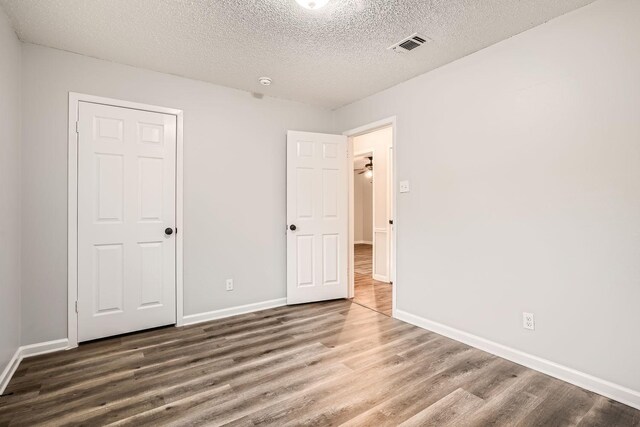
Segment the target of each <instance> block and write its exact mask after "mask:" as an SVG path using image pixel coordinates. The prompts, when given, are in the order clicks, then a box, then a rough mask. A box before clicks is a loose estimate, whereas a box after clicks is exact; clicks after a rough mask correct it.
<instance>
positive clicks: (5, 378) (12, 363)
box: [0, 347, 22, 394]
mask: <svg viewBox="0 0 640 427" xmlns="http://www.w3.org/2000/svg"><path fill="white" fill-rule="evenodd" d="M21 360H22V358H21V357H20V347H18V348H17V349H16V352H15V353H13V357H12V358H11V360H9V363H8V364H7V366H6V367H5V368H4V371H2V374H0V394H2V393H4V389H5V388H7V385H9V381H11V377H12V376H13V374H14V373H15V372H16V369H18V365H20V361H21Z"/></svg>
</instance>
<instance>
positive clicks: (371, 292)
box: [353, 244, 393, 316]
mask: <svg viewBox="0 0 640 427" xmlns="http://www.w3.org/2000/svg"><path fill="white" fill-rule="evenodd" d="M354 253H355V260H354V276H355V277H354V279H355V280H354V282H355V283H354V297H353V302H355V303H358V304H360V305H364V306H365V307H368V308H370V309H372V310H376V311H378V312H380V313H382V314H385V315H387V316H391V306H392V301H393V300H392V289H391V286H392V285H391V284H389V283H385V282H379V281H377V280H374V279H373V271H372V270H373V261H372V260H373V248H372V246H371V245H362V244H357V245H355V246H354Z"/></svg>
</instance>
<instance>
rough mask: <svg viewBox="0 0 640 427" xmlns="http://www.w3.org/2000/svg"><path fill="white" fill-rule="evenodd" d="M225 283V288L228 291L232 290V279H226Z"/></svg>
mask: <svg viewBox="0 0 640 427" xmlns="http://www.w3.org/2000/svg"><path fill="white" fill-rule="evenodd" d="M226 285H227V290H228V291H232V290H233V279H227V281H226Z"/></svg>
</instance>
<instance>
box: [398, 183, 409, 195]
mask: <svg viewBox="0 0 640 427" xmlns="http://www.w3.org/2000/svg"><path fill="white" fill-rule="evenodd" d="M400 192H401V193H408V192H409V181H400Z"/></svg>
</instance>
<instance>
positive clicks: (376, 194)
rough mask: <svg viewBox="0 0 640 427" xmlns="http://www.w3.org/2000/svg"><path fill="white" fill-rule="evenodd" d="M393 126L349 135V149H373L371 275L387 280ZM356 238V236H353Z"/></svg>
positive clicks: (360, 151) (355, 151)
mask: <svg viewBox="0 0 640 427" xmlns="http://www.w3.org/2000/svg"><path fill="white" fill-rule="evenodd" d="M392 144H393V129H392V128H391V127H387V128H384V129H379V130H376V131H375V132H370V133H366V134H364V135H360V136H356V137H354V138H353V152H354V153H356V154H357V153H365V152H373V209H372V211H373V228H372V233H373V234H372V236H371V241H372V242H373V246H374V251H373V256H374V259H373V277H374V279H376V280H381V281H385V282H388V281H389V280H390V277H389V249H390V242H391V241H390V235H391V228H390V226H389V219H390V215H391V210H390V209H389V171H390V168H389V148H390V147H391V146H392ZM356 240H357V239H356Z"/></svg>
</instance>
